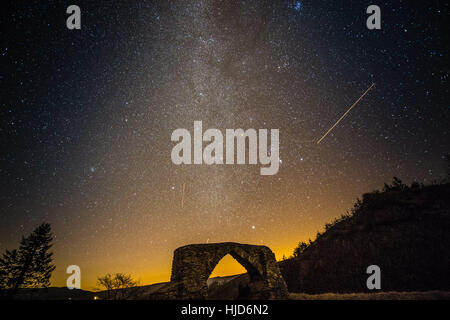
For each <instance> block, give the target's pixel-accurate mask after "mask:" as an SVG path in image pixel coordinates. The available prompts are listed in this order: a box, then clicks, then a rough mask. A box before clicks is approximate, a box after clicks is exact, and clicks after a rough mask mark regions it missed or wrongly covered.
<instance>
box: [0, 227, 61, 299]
mask: <svg viewBox="0 0 450 320" xmlns="http://www.w3.org/2000/svg"><path fill="white" fill-rule="evenodd" d="M52 239H53V237H52V234H51V227H50V224H48V223H43V224H41V225H40V226H39V227H37V228H36V229H35V230H34V231H33V232H32V233H31V234H30V235H29V236H28V237H22V240H21V241H20V246H19V249H18V250H13V251H8V250H7V251H6V252H5V253H4V254H3V258H1V259H0V288H4V289H8V290H9V295H10V297H11V298H12V297H14V296H15V295H16V293H17V291H18V290H19V288H47V287H49V286H50V277H51V273H52V272H53V270H55V266H54V265H53V264H52V256H53V253H52V252H50V251H49V250H50V248H51V247H52V244H51V241H52Z"/></svg>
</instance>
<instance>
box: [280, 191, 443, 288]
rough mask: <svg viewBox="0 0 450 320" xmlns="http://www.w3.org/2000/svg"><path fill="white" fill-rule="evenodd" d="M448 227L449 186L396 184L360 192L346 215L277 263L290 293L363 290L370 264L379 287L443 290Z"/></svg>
mask: <svg viewBox="0 0 450 320" xmlns="http://www.w3.org/2000/svg"><path fill="white" fill-rule="evenodd" d="M449 230H450V184H441V185H430V186H419V185H412V186H411V187H407V186H405V185H398V186H396V187H393V188H388V189H387V190H384V191H383V192H373V193H368V194H365V195H364V196H363V200H362V202H359V203H357V205H356V206H355V209H354V210H353V213H352V215H351V216H348V217H346V218H345V219H340V220H339V221H337V222H335V223H334V224H332V225H328V226H327V228H326V231H325V232H324V233H323V234H319V235H318V237H317V239H316V240H315V241H313V242H312V243H310V244H309V245H307V247H306V248H304V249H303V250H302V252H301V253H300V254H299V255H298V256H297V257H295V258H290V259H286V260H284V261H281V262H280V263H279V266H280V269H281V272H282V274H283V278H284V279H285V281H286V283H287V286H288V289H289V291H290V292H306V293H324V292H341V293H345V292H367V291H369V290H368V289H367V286H366V280H367V277H368V276H369V275H368V274H367V273H366V269H367V267H368V266H369V265H372V264H375V265H378V266H379V267H380V268H381V289H382V290H383V291H425V290H449V289H450V272H449V270H450V232H449Z"/></svg>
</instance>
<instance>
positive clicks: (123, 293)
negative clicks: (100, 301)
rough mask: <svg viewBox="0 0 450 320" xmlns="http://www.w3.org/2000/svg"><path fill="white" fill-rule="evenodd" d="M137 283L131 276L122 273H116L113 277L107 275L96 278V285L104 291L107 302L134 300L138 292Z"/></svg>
mask: <svg viewBox="0 0 450 320" xmlns="http://www.w3.org/2000/svg"><path fill="white" fill-rule="evenodd" d="M138 283H139V282H138V281H135V280H134V279H133V278H132V277H131V275H129V274H124V273H116V274H114V275H111V274H109V273H108V274H106V275H104V276H103V277H98V278H97V284H98V285H99V286H100V288H104V289H105V290H106V294H107V299H108V300H127V299H133V298H136V297H137V296H138V294H139V292H140V288H139V287H138V286H137V285H138Z"/></svg>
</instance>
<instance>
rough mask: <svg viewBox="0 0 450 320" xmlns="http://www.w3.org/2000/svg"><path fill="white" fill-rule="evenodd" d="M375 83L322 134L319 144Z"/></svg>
mask: <svg viewBox="0 0 450 320" xmlns="http://www.w3.org/2000/svg"><path fill="white" fill-rule="evenodd" d="M374 85H375V83H372V85H371V86H370V87H369V88H368V89H367V90H366V91H365V92H364V93H363V94H362V96H361V97H359V99H358V100H356V101H355V102H354V103H353V104H352V105H351V106H350V108H348V110H347V111H346V112H345V113H344V114H343V115H342V116H341V117H340V118H339V120H338V121H336V123H335V124H334V125H333V126H332V127H331V128H330V129H328V131H327V132H326V133H325V134H324V135H323V136H322V138H320V139H319V140H318V141H317V144H319V143H320V142H321V141H322V140H323V139H324V138H325V137H326V136H327V135H328V134H329V133H330V132H331V130H333V129H334V127H336V126H337V124H338V123H339V122H340V121H341V120H342V119H344V117H345V116H346V115H347V113H349V112H350V110H352V109H353V107H354V106H356V105H357V104H358V102H359V101H361V99H362V98H363V97H364V96H365V95H366V94H367V92H369V91H370V89H372V87H373V86H374Z"/></svg>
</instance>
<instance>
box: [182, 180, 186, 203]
mask: <svg viewBox="0 0 450 320" xmlns="http://www.w3.org/2000/svg"><path fill="white" fill-rule="evenodd" d="M184 189H186V183H183V193H182V194H181V209H183V207H184Z"/></svg>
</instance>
